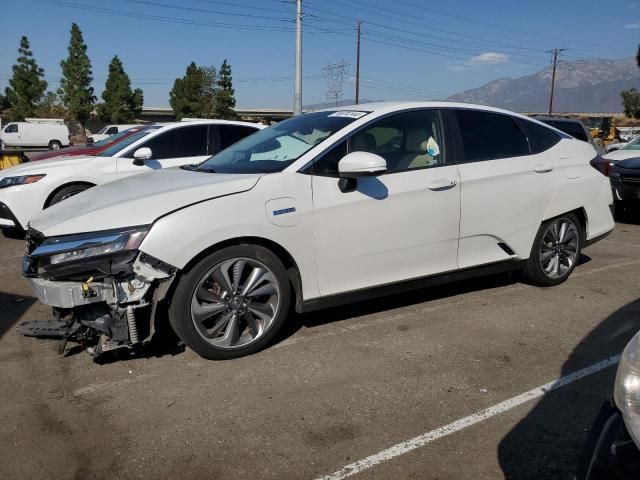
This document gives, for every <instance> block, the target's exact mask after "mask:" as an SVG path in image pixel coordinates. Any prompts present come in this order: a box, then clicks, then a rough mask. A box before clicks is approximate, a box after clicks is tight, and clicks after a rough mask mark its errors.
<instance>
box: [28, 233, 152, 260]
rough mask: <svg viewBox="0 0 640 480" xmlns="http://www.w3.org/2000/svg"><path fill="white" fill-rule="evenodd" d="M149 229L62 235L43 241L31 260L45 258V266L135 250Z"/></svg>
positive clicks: (32, 254)
mask: <svg viewBox="0 0 640 480" xmlns="http://www.w3.org/2000/svg"><path fill="white" fill-rule="evenodd" d="M148 231H149V226H148V225H145V226H142V227H129V228H125V229H121V230H108V231H103V232H92V233H83V234H78V235H63V236H60V237H51V238H48V239H47V240H45V241H44V242H43V243H42V244H41V245H40V246H39V247H38V248H36V249H35V250H34V251H33V252H32V253H31V257H33V258H40V257H48V260H49V264H51V265H57V264H61V263H67V262H74V261H76V260H83V259H87V258H93V257H98V256H102V255H109V254H114V253H120V252H126V251H131V250H136V249H137V248H138V247H139V246H140V244H141V243H142V240H143V239H144V236H145V235H146V234H147V232H148Z"/></svg>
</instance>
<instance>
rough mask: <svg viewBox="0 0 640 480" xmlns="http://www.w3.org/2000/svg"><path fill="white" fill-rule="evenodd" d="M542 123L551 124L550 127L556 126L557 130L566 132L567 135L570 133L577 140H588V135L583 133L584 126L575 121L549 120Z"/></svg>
mask: <svg viewBox="0 0 640 480" xmlns="http://www.w3.org/2000/svg"><path fill="white" fill-rule="evenodd" d="M544 123H547V124H549V125H551V126H552V127H555V128H557V129H558V130H560V131H562V132H564V133H566V134H567V135H571V136H572V137H573V138H576V139H578V140H582V141H583V142H588V141H589V137H587V134H586V133H585V130H584V128H583V127H582V125H580V124H579V123H575V122H554V121H549V122H544Z"/></svg>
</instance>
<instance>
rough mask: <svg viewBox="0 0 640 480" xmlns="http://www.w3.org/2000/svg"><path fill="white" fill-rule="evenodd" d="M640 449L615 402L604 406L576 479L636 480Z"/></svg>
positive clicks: (589, 439)
mask: <svg viewBox="0 0 640 480" xmlns="http://www.w3.org/2000/svg"><path fill="white" fill-rule="evenodd" d="M639 478H640V450H638V447H637V446H636V444H635V442H634V441H633V439H632V438H631V436H630V435H629V432H628V430H627V427H626V425H625V422H624V419H623V417H622V413H621V412H620V410H619V409H618V407H616V405H615V403H614V402H613V401H611V402H606V403H604V404H603V405H602V408H601V409H600V413H599V414H598V417H597V418H596V421H595V423H594V425H593V427H592V428H591V432H590V433H589V437H588V438H587V442H586V444H585V447H584V450H583V452H582V457H581V459H580V464H579V466H578V471H577V472H576V480H637V479H639Z"/></svg>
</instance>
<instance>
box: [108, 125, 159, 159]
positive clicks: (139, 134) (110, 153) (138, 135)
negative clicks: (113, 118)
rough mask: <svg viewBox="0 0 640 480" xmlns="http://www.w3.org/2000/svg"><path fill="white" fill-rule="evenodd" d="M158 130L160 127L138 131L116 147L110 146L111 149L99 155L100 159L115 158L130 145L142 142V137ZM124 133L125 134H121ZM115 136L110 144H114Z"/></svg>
mask: <svg viewBox="0 0 640 480" xmlns="http://www.w3.org/2000/svg"><path fill="white" fill-rule="evenodd" d="M158 128H160V127H159V126H154V127H144V128H142V129H140V130H139V131H137V132H136V133H133V134H131V135H129V136H125V137H124V138H123V139H122V140H120V141H119V142H116V143H115V144H114V145H112V146H110V147H109V148H107V149H105V150H103V151H102V152H100V153H98V156H99V157H113V156H114V155H115V154H116V153H118V152H119V151H121V150H123V149H124V148H127V147H128V146H129V145H131V144H132V143H134V142H136V141H138V140H140V139H141V138H142V137H144V136H146V135H149V134H150V133H151V132H153V131H154V130H157V129H158ZM121 133H124V132H121ZM118 135H120V134H118ZM113 137H114V136H113V135H112V136H111V137H109V139H110V141H109V143H111V142H113Z"/></svg>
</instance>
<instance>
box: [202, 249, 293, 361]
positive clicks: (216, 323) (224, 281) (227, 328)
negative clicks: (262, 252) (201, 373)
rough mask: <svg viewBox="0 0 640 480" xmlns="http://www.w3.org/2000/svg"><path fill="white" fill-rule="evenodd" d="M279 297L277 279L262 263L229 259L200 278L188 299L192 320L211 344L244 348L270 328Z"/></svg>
mask: <svg viewBox="0 0 640 480" xmlns="http://www.w3.org/2000/svg"><path fill="white" fill-rule="evenodd" d="M280 297H281V294H280V287H279V285H278V281H277V279H276V277H275V275H274V274H273V273H272V272H271V271H270V270H269V268H268V267H267V266H266V265H265V264H263V263H262V262H260V261H258V260H255V259H251V258H232V259H229V260H225V261H224V262H221V263H219V264H218V265H216V266H215V267H213V268H212V269H211V270H209V271H208V272H207V273H206V274H205V275H204V276H203V277H202V278H201V279H200V281H199V282H198V284H197V287H196V288H195V291H194V292H193V295H192V298H191V319H192V321H193V324H194V326H195V327H196V330H197V331H198V333H199V334H200V336H202V338H203V339H204V340H205V341H207V342H208V343H210V344H211V345H213V346H215V347H218V348H222V349H235V348H240V347H246V346H247V345H250V344H252V343H254V342H256V341H257V340H258V339H259V338H261V337H262V336H263V335H264V334H265V333H266V332H267V331H268V330H269V328H270V327H271V325H272V324H273V322H274V320H275V318H276V316H277V315H278V312H279V309H280V308H281V301H280Z"/></svg>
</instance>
